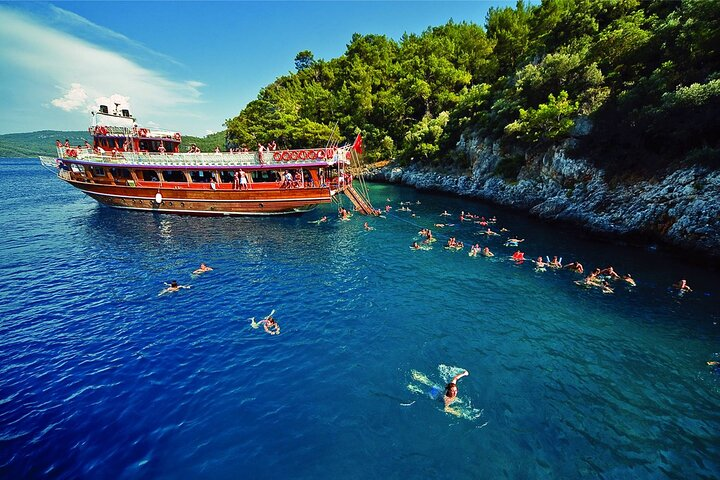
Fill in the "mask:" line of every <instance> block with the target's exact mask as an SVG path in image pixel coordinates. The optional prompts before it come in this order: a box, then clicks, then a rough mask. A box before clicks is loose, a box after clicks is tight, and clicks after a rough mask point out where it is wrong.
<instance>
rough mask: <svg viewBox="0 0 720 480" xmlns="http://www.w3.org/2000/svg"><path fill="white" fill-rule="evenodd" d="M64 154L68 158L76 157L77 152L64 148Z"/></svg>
mask: <svg viewBox="0 0 720 480" xmlns="http://www.w3.org/2000/svg"><path fill="white" fill-rule="evenodd" d="M65 153H66V154H67V156H68V157H77V150H75V149H74V148H66V149H65Z"/></svg>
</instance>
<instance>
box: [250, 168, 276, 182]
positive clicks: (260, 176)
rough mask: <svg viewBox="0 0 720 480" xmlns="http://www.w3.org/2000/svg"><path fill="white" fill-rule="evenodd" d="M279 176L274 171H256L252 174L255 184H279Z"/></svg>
mask: <svg viewBox="0 0 720 480" xmlns="http://www.w3.org/2000/svg"><path fill="white" fill-rule="evenodd" d="M278 178H279V176H278V174H277V173H276V172H274V171H272V170H254V171H253V172H252V179H253V182H277V179H278Z"/></svg>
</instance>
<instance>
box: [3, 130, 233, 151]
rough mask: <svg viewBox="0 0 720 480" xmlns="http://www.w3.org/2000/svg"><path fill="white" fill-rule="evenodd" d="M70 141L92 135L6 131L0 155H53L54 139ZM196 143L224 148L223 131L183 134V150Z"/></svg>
mask: <svg viewBox="0 0 720 480" xmlns="http://www.w3.org/2000/svg"><path fill="white" fill-rule="evenodd" d="M65 139H68V140H69V141H70V145H82V144H83V143H85V140H87V141H88V142H91V143H92V136H91V135H90V134H89V133H88V132H87V131H84V130H79V131H61V130H41V131H39V132H29V133H8V134H5V135H0V157H37V156H38V155H50V156H52V155H55V140H60V141H61V142H65ZM191 143H194V144H196V145H197V146H198V147H199V148H200V150H202V151H203V152H212V151H214V150H215V147H216V146H217V147H220V148H221V149H223V150H226V148H225V131H222V132H217V133H213V134H211V135H207V136H205V137H192V136H190V135H185V136H183V140H182V145H183V147H185V148H183V149H182V150H183V151H187V147H188V146H189V145H190V144H191Z"/></svg>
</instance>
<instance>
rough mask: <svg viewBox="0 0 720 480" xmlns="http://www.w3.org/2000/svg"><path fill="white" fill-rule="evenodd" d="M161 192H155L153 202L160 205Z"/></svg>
mask: <svg viewBox="0 0 720 480" xmlns="http://www.w3.org/2000/svg"><path fill="white" fill-rule="evenodd" d="M162 200H163V199H162V193H160V192H158V193H156V194H155V203H157V204H158V205H160V204H161V203H162Z"/></svg>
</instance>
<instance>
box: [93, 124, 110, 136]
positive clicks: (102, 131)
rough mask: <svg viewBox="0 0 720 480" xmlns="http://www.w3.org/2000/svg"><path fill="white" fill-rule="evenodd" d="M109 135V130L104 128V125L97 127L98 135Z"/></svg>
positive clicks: (96, 132)
mask: <svg viewBox="0 0 720 480" xmlns="http://www.w3.org/2000/svg"><path fill="white" fill-rule="evenodd" d="M107 133H108V131H107V128H105V127H103V126H102V125H98V126H97V127H95V134H96V135H107Z"/></svg>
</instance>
